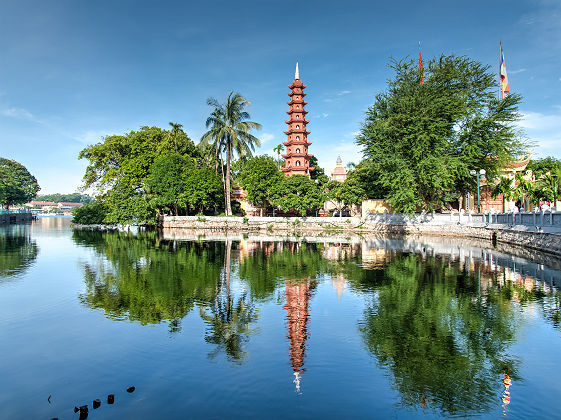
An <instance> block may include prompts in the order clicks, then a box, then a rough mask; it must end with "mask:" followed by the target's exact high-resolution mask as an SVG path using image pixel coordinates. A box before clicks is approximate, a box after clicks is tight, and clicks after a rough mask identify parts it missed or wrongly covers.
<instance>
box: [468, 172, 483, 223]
mask: <svg viewBox="0 0 561 420" xmlns="http://www.w3.org/2000/svg"><path fill="white" fill-rule="evenodd" d="M469 173H470V175H471V176H474V175H475V176H476V178H477V212H478V213H481V200H480V198H479V177H480V176H482V175H485V169H480V170H479V171H469Z"/></svg>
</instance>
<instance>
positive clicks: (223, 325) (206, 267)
mask: <svg viewBox="0 0 561 420" xmlns="http://www.w3.org/2000/svg"><path fill="white" fill-rule="evenodd" d="M73 238H74V241H75V242H76V243H77V244H80V245H82V246H87V247H90V248H92V249H94V250H95V252H96V254H97V255H98V257H99V258H98V259H97V260H96V261H95V262H93V263H92V262H88V263H84V264H83V273H84V281H85V283H86V287H87V290H86V292H85V293H84V294H82V295H80V300H81V302H82V303H83V304H84V305H86V306H88V307H90V308H95V309H100V310H103V311H104V313H105V314H106V315H107V316H108V317H110V318H112V319H116V320H130V321H135V322H140V323H142V324H150V323H160V322H166V323H168V325H169V331H170V333H177V332H179V331H181V322H182V320H183V319H184V318H185V317H186V316H187V315H188V314H189V313H190V312H191V311H192V310H193V309H194V308H195V307H196V308H197V309H198V315H199V317H200V318H201V319H202V320H203V321H204V323H205V331H204V337H201V339H204V341H206V342H207V343H209V344H211V345H212V350H211V351H210V352H209V354H208V357H209V358H215V357H217V356H218V355H220V354H223V355H224V356H225V357H226V359H227V360H228V361H230V362H232V363H237V364H240V363H243V362H245V361H247V360H248V358H249V354H250V350H249V349H248V348H249V346H250V343H249V340H250V337H251V336H252V335H253V334H257V333H258V332H259V329H258V324H259V315H260V309H261V306H263V305H265V304H276V305H277V306H278V307H279V310H280V308H282V311H283V315H282V317H283V318H284V320H285V332H284V334H285V336H286V342H287V347H288V352H287V353H288V354H287V360H288V364H289V366H290V369H291V370H292V373H293V381H294V385H295V389H296V391H297V392H299V393H300V392H302V390H303V387H302V380H303V376H304V373H305V370H306V369H305V363H306V358H307V357H308V354H309V350H310V349H309V343H310V340H309V337H310V329H311V327H310V326H311V325H312V326H313V313H312V312H311V311H310V303H311V301H312V299H313V297H314V295H315V294H316V293H317V291H318V289H319V288H320V287H321V285H322V284H323V283H326V284H330V283H331V285H332V286H333V287H334V288H335V291H336V293H337V296H338V298H339V300H340V299H341V297H342V296H344V295H345V294H347V293H352V294H355V295H359V296H361V297H362V299H363V301H365V309H364V311H363V312H362V314H361V316H360V317H359V319H357V320H356V325H357V328H358V332H359V334H360V337H361V339H362V341H363V342H364V344H365V347H366V349H367V351H368V352H369V354H371V355H372V357H374V358H375V360H376V361H377V364H378V365H379V366H380V367H382V368H383V369H384V370H386V371H387V372H388V373H389V374H390V378H391V383H392V386H393V387H394V388H395V389H396V390H397V391H398V392H399V395H400V398H401V404H402V405H403V406H406V407H413V408H416V409H419V410H433V411H434V412H437V413H441V414H445V415H473V414H481V413H486V412H489V411H491V410H492V408H493V407H495V406H496V405H497V404H500V401H501V400H502V401H503V404H504V405H505V406H506V404H508V403H509V402H510V394H509V387H510V386H511V384H512V383H513V382H515V381H517V380H520V379H521V378H520V361H519V360H517V359H516V357H513V356H512V353H511V352H509V346H511V344H512V343H513V342H514V341H515V340H516V337H517V334H518V332H519V331H520V328H521V325H522V323H523V322H524V316H525V313H524V310H523V309H524V308H525V306H527V305H530V306H531V307H532V308H534V307H535V308H537V309H538V312H539V313H540V314H543V316H544V318H545V319H546V320H547V321H548V322H550V323H551V324H552V325H553V326H554V327H555V328H559V325H560V323H559V295H558V294H557V288H556V285H558V284H560V283H561V274H560V272H559V271H558V268H557V267H552V266H545V265H543V264H541V263H539V262H534V261H531V260H528V259H525V258H519V257H516V256H513V255H512V254H505V253H502V252H500V251H498V250H489V249H486V248H482V247H479V246H476V245H474V244H460V245H458V244H457V243H446V242H445V241H441V242H422V241H409V240H403V239H388V238H384V239H368V240H362V239H361V240H359V241H355V240H339V241H331V242H330V241H329V240H326V239H323V240H322V239H318V238H315V239H314V240H313V241H309V242H308V241H307V240H303V239H302V238H295V239H288V238H284V239H283V240H282V241H269V240H262V239H258V238H254V239H251V238H250V239H243V238H240V239H239V240H232V239H231V238H228V237H224V238H218V239H219V240H214V241H213V240H205V241H191V240H188V241H179V240H173V239H169V238H166V237H163V236H161V235H160V234H158V233H155V232H145V233H142V234H138V235H136V236H133V235H131V234H129V233H105V234H102V233H98V232H79V231H77V232H75V233H74V236H73ZM329 282H330V283H329Z"/></svg>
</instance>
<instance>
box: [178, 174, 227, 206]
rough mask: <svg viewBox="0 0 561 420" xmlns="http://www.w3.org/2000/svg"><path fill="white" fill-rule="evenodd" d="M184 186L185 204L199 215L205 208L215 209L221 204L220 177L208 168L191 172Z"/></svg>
mask: <svg viewBox="0 0 561 420" xmlns="http://www.w3.org/2000/svg"><path fill="white" fill-rule="evenodd" d="M186 184H187V185H186V189H185V197H186V199H187V203H188V204H189V206H191V207H193V208H194V209H198V211H199V212H200V213H201V214H202V213H204V210H205V208H213V209H216V208H218V207H220V205H221V203H222V202H223V199H224V188H223V185H222V181H221V179H220V176H219V175H218V174H217V173H216V172H215V171H214V170H213V169H212V168H209V167H208V166H203V167H200V168H194V169H193V170H191V171H190V172H189V174H188V175H187V179H186Z"/></svg>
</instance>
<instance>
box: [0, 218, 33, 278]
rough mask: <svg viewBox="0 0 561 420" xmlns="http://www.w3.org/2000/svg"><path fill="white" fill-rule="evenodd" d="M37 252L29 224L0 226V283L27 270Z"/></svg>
mask: <svg viewBox="0 0 561 420" xmlns="http://www.w3.org/2000/svg"><path fill="white" fill-rule="evenodd" d="M38 253H39V248H38V247H37V243H36V242H35V240H33V239H31V229H30V225H27V224H24V225H11V226H6V227H2V228H0V284H2V282H3V281H5V280H8V279H10V278H12V277H13V276H16V275H18V274H21V273H23V272H24V271H25V270H27V269H28V268H29V267H30V266H31V265H32V264H33V262H34V261H35V260H36V258H37V254H38Z"/></svg>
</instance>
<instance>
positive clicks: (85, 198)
mask: <svg viewBox="0 0 561 420" xmlns="http://www.w3.org/2000/svg"><path fill="white" fill-rule="evenodd" d="M35 199H36V200H37V201H52V202H53V203H60V202H63V203H83V204H87V203H91V202H92V201H93V197H91V196H90V195H88V194H80V193H72V194H60V193H54V194H39V195H38V196H37V197H36V198H35Z"/></svg>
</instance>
